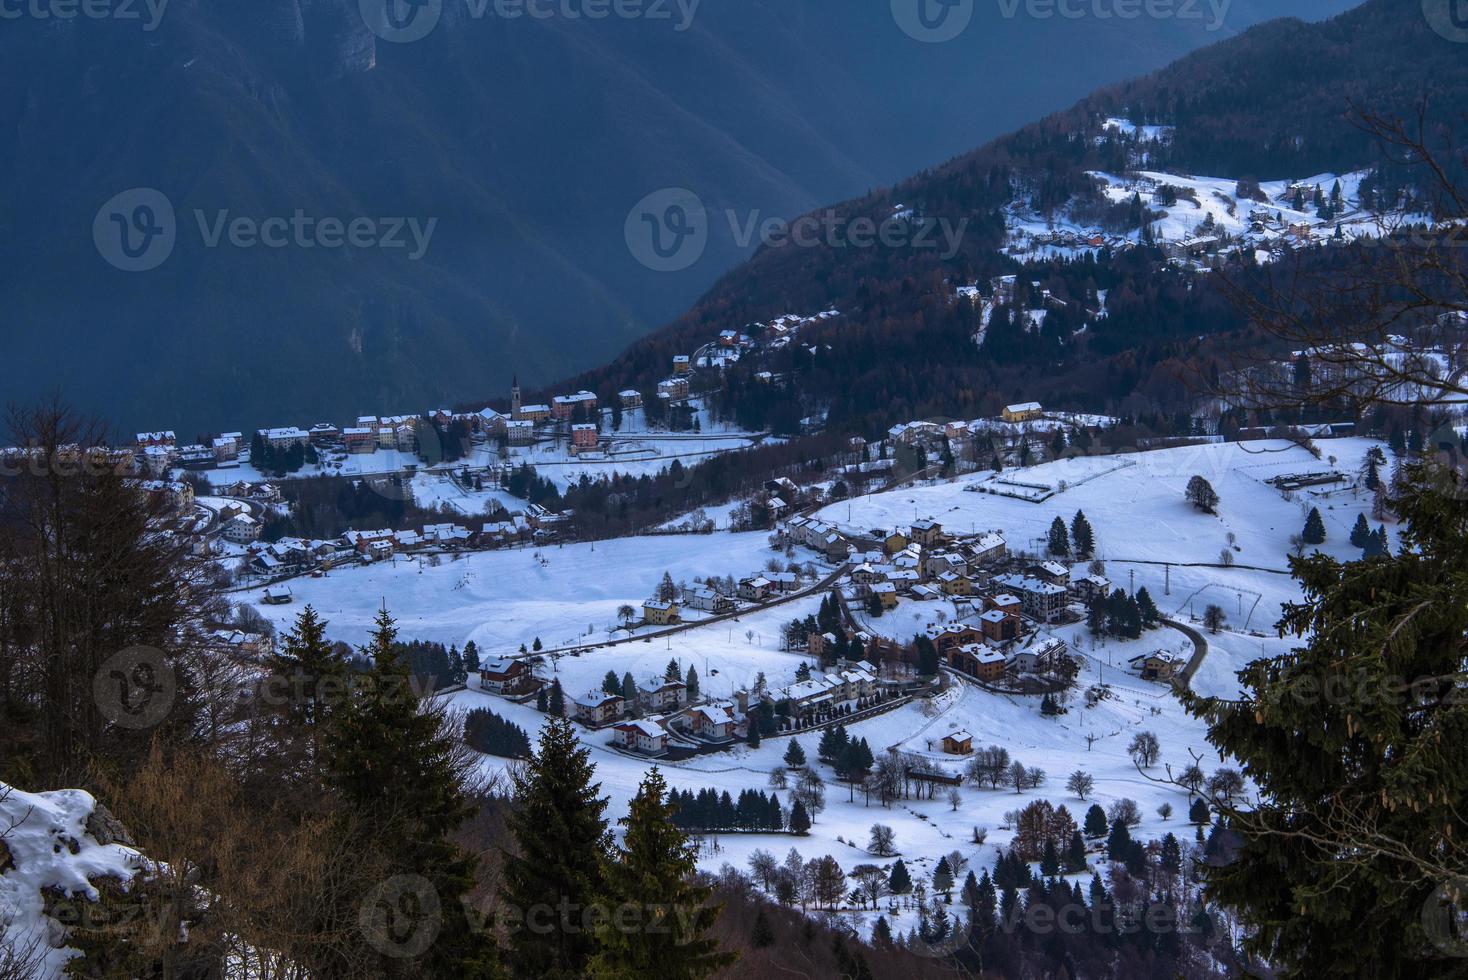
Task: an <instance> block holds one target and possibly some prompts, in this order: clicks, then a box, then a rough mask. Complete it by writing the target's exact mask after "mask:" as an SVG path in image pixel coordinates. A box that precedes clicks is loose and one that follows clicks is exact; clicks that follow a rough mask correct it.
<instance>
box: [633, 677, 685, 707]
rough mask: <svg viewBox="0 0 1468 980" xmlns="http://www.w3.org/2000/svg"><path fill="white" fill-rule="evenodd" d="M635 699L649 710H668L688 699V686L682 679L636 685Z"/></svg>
mask: <svg viewBox="0 0 1468 980" xmlns="http://www.w3.org/2000/svg"><path fill="white" fill-rule="evenodd" d="M637 700H638V701H639V702H640V703H641V704H642V706H643V707H644V708H646V709H647V710H649V711H670V710H674V709H677V708H680V707H682V706H683V702H685V701H687V700H688V687H687V686H686V685H685V684H684V683H683V682H682V681H668V680H664V681H656V682H654V683H653V684H651V685H649V686H646V687H644V686H642V685H640V684H639V685H638V687H637Z"/></svg>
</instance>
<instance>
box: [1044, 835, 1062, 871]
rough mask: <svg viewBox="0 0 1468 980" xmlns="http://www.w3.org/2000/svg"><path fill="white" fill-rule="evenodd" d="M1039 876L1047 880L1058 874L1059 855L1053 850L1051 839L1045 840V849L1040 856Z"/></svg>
mask: <svg viewBox="0 0 1468 980" xmlns="http://www.w3.org/2000/svg"><path fill="white" fill-rule="evenodd" d="M1040 874H1042V875H1044V876H1045V877H1047V878H1053V877H1055V876H1056V875H1058V874H1060V853H1059V852H1058V851H1056V849H1055V838H1053V837H1046V838H1045V847H1044V850H1043V851H1042V852H1041V855H1040Z"/></svg>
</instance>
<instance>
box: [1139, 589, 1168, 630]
mask: <svg viewBox="0 0 1468 980" xmlns="http://www.w3.org/2000/svg"><path fill="white" fill-rule="evenodd" d="M1137 611H1138V612H1139V613H1140V614H1141V617H1142V628H1143V629H1152V628H1153V627H1154V626H1156V625H1157V623H1158V621H1159V620H1161V619H1162V613H1161V612H1160V611H1159V610H1158V608H1157V603H1156V602H1155V601H1154V600H1153V599H1152V593H1150V592H1148V591H1147V587H1146V586H1145V585H1144V586H1142V587H1141V588H1140V589H1138V590H1137Z"/></svg>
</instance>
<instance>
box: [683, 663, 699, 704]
mask: <svg viewBox="0 0 1468 980" xmlns="http://www.w3.org/2000/svg"><path fill="white" fill-rule="evenodd" d="M683 686H684V688H685V689H686V690H687V691H688V700H689V701H694V700H696V699H697V698H698V671H697V670H695V669H694V667H693V665H692V664H689V665H688V676H687V677H686V678H685V679H684V681H683Z"/></svg>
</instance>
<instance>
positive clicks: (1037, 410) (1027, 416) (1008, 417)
mask: <svg viewBox="0 0 1468 980" xmlns="http://www.w3.org/2000/svg"><path fill="white" fill-rule="evenodd" d="M1044 412H1045V410H1044V409H1043V408H1042V407H1041V406H1040V403H1039V402H1024V403H1022V404H1019V405H1010V406H1008V407H1006V408H1005V409H1004V416H1003V417H1004V421H1006V422H1033V421H1034V420H1035V419H1037V418H1039V417H1040V416H1041V415H1043V414H1044Z"/></svg>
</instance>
